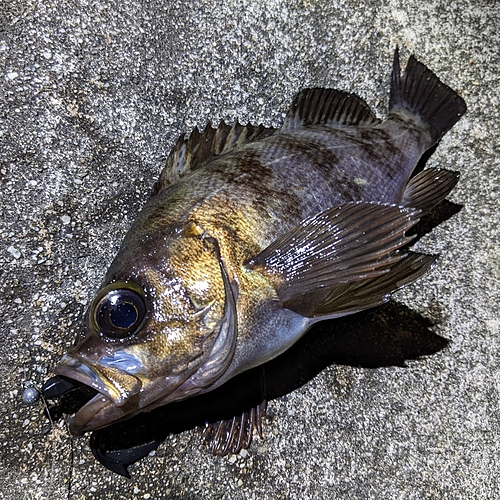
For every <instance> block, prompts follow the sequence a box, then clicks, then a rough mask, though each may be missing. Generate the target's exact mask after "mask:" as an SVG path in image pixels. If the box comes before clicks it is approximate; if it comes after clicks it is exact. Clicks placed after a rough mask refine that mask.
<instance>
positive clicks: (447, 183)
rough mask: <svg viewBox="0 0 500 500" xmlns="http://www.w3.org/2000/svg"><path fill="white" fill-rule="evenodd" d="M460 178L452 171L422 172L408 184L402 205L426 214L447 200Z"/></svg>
mask: <svg viewBox="0 0 500 500" xmlns="http://www.w3.org/2000/svg"><path fill="white" fill-rule="evenodd" d="M459 177H460V175H459V174H458V172H451V171H450V170H441V169H438V168H428V169H426V170H422V171H421V172H419V173H418V174H417V175H415V176H414V177H412V178H411V179H410V181H409V182H408V184H407V186H406V189H405V193H404V196H403V201H402V205H403V206H405V207H409V208H410V207H411V208H416V209H419V210H421V211H422V214H426V213H428V212H430V211H431V210H432V209H433V208H434V207H435V206H436V205H438V204H439V203H440V202H442V201H443V200H444V199H445V198H446V196H447V195H448V193H449V192H450V191H451V190H452V189H453V188H454V187H455V185H456V183H457V182H458V179H459Z"/></svg>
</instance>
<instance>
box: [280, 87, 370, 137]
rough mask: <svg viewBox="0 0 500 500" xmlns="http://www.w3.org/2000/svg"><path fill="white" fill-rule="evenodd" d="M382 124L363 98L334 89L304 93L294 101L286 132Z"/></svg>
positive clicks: (309, 90)
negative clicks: (323, 127) (305, 128)
mask: <svg viewBox="0 0 500 500" xmlns="http://www.w3.org/2000/svg"><path fill="white" fill-rule="evenodd" d="M377 123H380V120H379V119H378V118H377V117H376V116H375V115H374V114H373V112H372V110H371V109H370V107H369V106H368V104H366V102H365V101H363V99H361V98H360V97H358V96H356V95H354V94H349V93H347V92H342V91H341V90H333V89H304V90H302V91H301V92H299V93H298V94H297V95H296V96H295V98H294V99H293V102H292V105H291V106H290V110H289V111H288V114H287V116H286V118H285V122H284V123H283V127H282V130H290V129H295V128H298V127H307V126H310V125H328V126H331V127H342V126H344V127H345V126H353V125H358V126H359V125H366V126H370V125H376V124H377Z"/></svg>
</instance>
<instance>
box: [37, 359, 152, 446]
mask: <svg viewBox="0 0 500 500" xmlns="http://www.w3.org/2000/svg"><path fill="white" fill-rule="evenodd" d="M55 371H56V373H57V375H56V376H55V377H52V378H51V379H49V380H48V381H47V382H46V383H45V384H44V386H43V387H42V393H43V395H44V397H45V399H46V400H50V401H54V400H55V401H56V402H55V403H51V405H50V406H49V415H50V417H51V418H53V419H57V418H60V417H61V415H62V414H74V415H73V416H72V417H71V419H70V422H69V427H70V432H71V433H72V434H73V435H75V436H78V435H81V434H83V433H85V432H87V431H90V430H95V429H98V428H100V427H104V426H106V425H108V424H109V423H110V422H109V420H108V419H107V418H106V416H105V413H107V411H105V410H106V409H108V411H109V409H110V407H112V408H113V409H114V411H113V413H118V414H123V415H125V414H126V413H128V411H127V410H125V409H123V408H121V407H123V406H124V405H125V404H126V403H127V402H129V401H130V400H131V398H132V397H133V396H134V395H135V394H137V393H138V392H139V391H140V389H141V387H142V383H141V381H140V380H139V379H138V378H137V377H135V376H133V375H130V374H128V373H125V372H123V371H122V370H118V369H116V368H111V367H102V366H97V365H94V364H91V363H87V362H84V361H81V360H80V359H78V358H76V357H73V356H70V355H65V356H63V358H62V359H61V362H60V363H59V365H58V366H57V367H56V370H55ZM116 417H117V415H114V418H113V420H114V419H115V418H116Z"/></svg>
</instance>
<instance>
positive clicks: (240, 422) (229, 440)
mask: <svg viewBox="0 0 500 500" xmlns="http://www.w3.org/2000/svg"><path fill="white" fill-rule="evenodd" d="M266 405H267V402H266V401H262V402H261V403H260V404H259V405H257V406H256V407H254V408H251V409H250V410H248V411H245V412H243V413H242V414H241V415H237V416H235V417H233V418H232V419H229V420H221V421H220V422H215V423H213V424H208V425H207V426H206V427H205V429H204V431H203V438H204V440H205V442H206V443H207V444H208V448H209V450H210V451H211V452H212V453H213V454H214V455H219V456H225V455H228V454H230V453H239V452H240V451H241V450H246V449H248V448H249V446H250V444H251V443H252V437H253V432H254V430H256V431H257V433H258V434H259V436H260V437H262V417H264V415H265V414H266Z"/></svg>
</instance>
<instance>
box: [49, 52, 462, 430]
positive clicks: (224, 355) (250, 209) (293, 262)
mask: <svg viewBox="0 0 500 500" xmlns="http://www.w3.org/2000/svg"><path fill="white" fill-rule="evenodd" d="M465 110H466V106H465V103H464V101H463V100H462V99H461V98H460V97H459V96H458V95H457V94H456V93H455V92H454V91H453V90H451V89H450V88H449V87H447V86H446V85H444V84H442V83H441V82H440V81H439V80H438V78H437V77H436V76H435V75H434V74H433V73H432V72H431V71H429V70H428V69H427V68H426V67H425V66H424V65H422V64H421V63H419V62H417V61H416V60H415V59H414V58H413V57H411V58H410V59H409V62H408V65H407V67H406V70H405V73H404V74H403V75H401V72H400V67H399V56H398V52H397V51H396V54H395V58H394V68H393V73H392V82H391V95H390V105H389V115H388V118H387V119H386V120H385V121H380V120H379V119H377V118H376V117H375V115H374V114H373V113H372V111H371V110H370V109H369V107H368V105H367V104H366V103H365V102H364V101H363V100H361V99H360V98H359V97H357V96H355V95H353V94H348V93H345V92H341V91H337V90H330V89H308V90H303V91H302V92H300V93H299V94H298V95H297V96H296V97H295V99H294V100H293V103H292V106H291V108H290V111H289V112H288V115H287V117H286V119H285V121H284V123H283V126H282V127H281V128H280V129H279V130H275V129H270V128H264V127H262V126H260V127H254V126H251V125H247V126H241V125H239V124H235V125H233V126H232V127H230V126H228V125H225V124H224V123H221V125H219V127H218V128H216V129H213V128H212V127H211V126H207V127H206V128H205V130H204V131H203V132H202V133H200V132H198V130H196V129H195V130H194V131H193V132H192V133H191V135H190V136H189V138H184V136H183V137H181V138H180V139H179V141H178V143H177V145H176V146H175V148H174V149H173V151H172V153H171V155H170V157H169V159H168V162H167V165H166V167H165V169H164V171H163V173H162V174H161V176H160V179H159V180H158V182H157V183H156V185H155V188H154V193H153V196H152V197H151V199H150V200H149V201H148V202H147V203H146V205H145V207H144V209H143V210H142V212H141V213H140V214H139V216H138V217H137V220H136V221H135V223H134V224H133V226H132V228H131V229H130V231H129V232H128V234H127V235H126V237H125V240H124V242H123V244H122V247H121V249H120V251H119V253H118V255H117V257H116V258H115V260H114V261H113V263H112V265H111V267H110V269H109V271H108V273H107V275H106V277H105V279H104V283H103V285H102V287H101V289H100V290H99V292H98V293H97V296H96V298H95V300H94V301H93V303H92V305H91V306H90V308H89V310H88V312H87V315H86V320H85V327H84V329H83V332H82V334H81V335H80V336H79V337H78V339H77V341H76V343H75V346H74V347H73V348H72V349H71V350H70V351H69V352H68V353H67V354H65V355H64V356H63V358H62V360H61V362H60V364H59V365H58V366H57V368H56V372H57V373H58V374H60V375H63V376H66V377H70V378H72V379H74V380H77V381H79V382H83V383H84V384H87V385H89V386H92V387H93V388H95V389H96V390H97V391H99V394H98V395H97V396H95V397H94V398H93V399H92V400H91V401H89V402H88V403H87V404H86V405H85V406H83V408H81V409H80V410H79V411H78V412H77V413H76V415H75V416H74V417H73V419H72V421H71V431H72V433H73V434H75V435H78V434H82V433H84V432H87V431H90V430H94V429H98V428H101V427H104V426H107V425H109V424H111V423H113V422H116V421H118V420H121V419H124V418H128V417H131V416H132V415H135V414H137V413H138V412H141V411H148V410H151V409H153V408H155V407H157V406H159V405H165V404H167V403H170V402H173V401H178V400H182V399H185V398H189V397H192V396H194V395H196V394H201V393H205V392H208V391H211V390H213V389H215V388H216V387H218V386H220V385H221V384H223V383H224V382H226V381H227V380H229V379H230V378H232V377H234V376H235V375H237V374H238V373H241V372H243V371H245V370H248V369H250V368H252V367H255V366H257V365H260V364H262V363H264V362H266V361H268V360H269V359H271V358H273V357H275V356H277V355H278V354H280V353H282V352H283V351H285V350H286V349H288V348H289V347H290V346H291V345H292V344H294V343H295V342H296V341H297V340H298V339H299V338H300V337H301V336H302V335H303V334H304V333H305V332H306V330H308V328H310V326H311V325H312V324H314V323H315V322H317V321H321V320H323V319H326V318H336V317H340V316H344V315H347V314H352V313H355V312H358V311H362V310H364V309H367V308H369V307H373V306H376V305H378V304H381V303H383V302H385V301H387V300H388V299H389V297H390V294H391V293H392V292H393V291H394V290H396V289H398V288H399V287H401V286H403V285H405V284H407V283H410V282H412V281H414V280H416V279H418V278H419V277H421V276H422V275H423V274H424V273H425V272H426V271H427V270H428V269H429V267H430V266H431V264H432V263H433V262H434V260H435V257H434V256H427V255H422V254H417V253H412V252H408V251H403V250H401V249H402V247H403V246H405V245H407V243H408V242H409V241H410V240H411V238H408V237H406V236H405V232H406V231H407V230H408V229H409V228H410V227H412V226H413V225H414V224H416V223H417V221H418V220H419V217H420V215H421V214H422V213H425V212H427V211H429V210H430V209H431V208H432V207H434V206H435V205H436V204H438V203H439V202H440V201H442V200H443V199H444V198H445V196H446V195H447V194H448V193H449V192H450V190H451V189H452V188H453V186H454V185H455V184H456V182H457V179H458V175H457V174H456V173H453V172H448V171H444V170H438V169H434V168H432V169H426V170H423V171H421V172H418V173H416V175H412V174H413V171H414V169H415V166H416V165H417V162H418V161H419V159H420V158H421V156H422V154H423V153H424V152H425V151H426V150H428V149H429V148H430V147H431V146H433V145H434V144H435V143H436V142H438V141H439V140H440V139H441V137H442V136H443V135H444V134H445V133H446V132H447V131H448V130H449V129H450V128H451V127H452V126H453V125H454V124H455V123H456V122H457V121H458V120H459V119H460V117H461V116H462V115H463V114H464V112H465Z"/></svg>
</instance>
